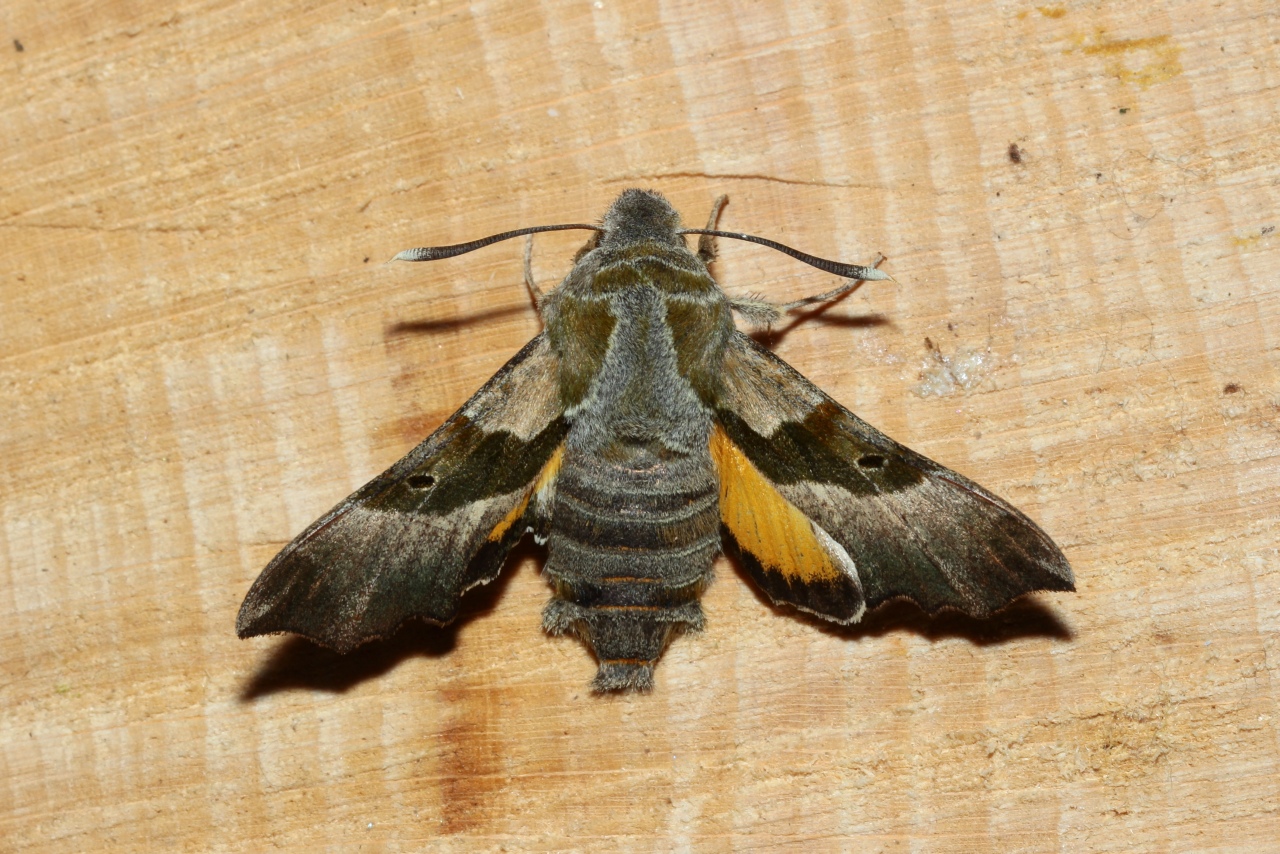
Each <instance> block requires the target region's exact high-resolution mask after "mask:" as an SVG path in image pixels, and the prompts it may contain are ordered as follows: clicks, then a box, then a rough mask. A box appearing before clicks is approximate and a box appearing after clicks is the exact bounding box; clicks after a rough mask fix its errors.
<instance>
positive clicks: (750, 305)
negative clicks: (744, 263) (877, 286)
mask: <svg viewBox="0 0 1280 854" xmlns="http://www.w3.org/2000/svg"><path fill="white" fill-rule="evenodd" d="M886 260H887V259H886V258H885V256H884V255H880V254H877V255H876V260H875V262H874V263H873V264H871V268H872V269H873V270H874V269H877V268H878V267H879V266H880V265H881V264H883V263H884V262H885V261H886ZM864 281H865V280H864V279H849V280H848V281H846V282H845V283H844V284H843V285H841V286H840V287H838V288H834V289H832V290H829V291H826V292H824V293H820V294H814V295H813V296H810V297H803V298H801V299H798V300H792V301H791V302H784V303H772V302H769V301H768V300H763V299H756V298H754V297H741V298H739V299H731V300H729V307H730V308H732V309H733V310H734V311H736V312H738V314H740V315H742V317H743V319H744V320H746V321H747V322H748V323H750V324H753V325H755V326H769V325H770V324H773V323H777V322H778V321H779V320H781V319H782V316H783V315H784V314H788V313H790V312H792V311H795V310H796V309H797V308H802V307H804V306H806V305H813V304H814V303H821V302H834V301H835V300H838V299H839V298H840V297H842V296H844V295H845V294H847V293H852V292H853V291H856V290H857V289H858V288H860V287H862V283H863V282H864Z"/></svg>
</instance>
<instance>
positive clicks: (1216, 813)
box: [0, 0, 1280, 852]
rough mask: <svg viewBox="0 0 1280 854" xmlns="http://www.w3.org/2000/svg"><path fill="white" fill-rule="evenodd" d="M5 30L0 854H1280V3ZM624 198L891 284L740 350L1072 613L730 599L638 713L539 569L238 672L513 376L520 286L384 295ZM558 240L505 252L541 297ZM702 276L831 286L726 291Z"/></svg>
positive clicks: (376, 16) (525, 321)
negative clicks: (1010, 521)
mask: <svg viewBox="0 0 1280 854" xmlns="http://www.w3.org/2000/svg"><path fill="white" fill-rule="evenodd" d="M0 22H3V26H2V29H3V32H2V33H0V35H2V36H3V39H2V40H0V83H2V84H3V85H0V128H3V148H2V149H0V156H2V158H3V161H2V162H3V168H2V169H0V174H2V175H3V179H2V180H0V241H2V242H3V251H2V252H0V283H2V284H0V410H2V411H3V413H4V415H3V418H2V419H0V497H2V502H0V668H2V674H3V676H2V679H0V681H2V684H0V838H2V839H4V840H5V842H4V845H3V847H5V848H7V849H8V850H12V851H24V852H25V851H86V850H102V849H110V850H260V849H265V848H269V847H278V848H285V849H290V850H310V849H315V848H318V847H325V848H335V849H350V848H357V847H360V848H367V849H369V850H380V849H387V850H422V849H430V850H442V851H470V850H499V849H501V850H530V851H553V850H554V851H561V850H578V851H588V850H589V851H608V850H627V851H670V850H692V851H730V850H742V851H747V850H780V849H781V850H789V849H795V848H798V847H803V849H804V850H819V851H821V850H858V851H907V850H925V851H928V850H946V851H1002V852H1006V851H1007V852H1023V851H1025V852H1032V851H1073V852H1077V851H1191V850H1194V851H1242V852H1243V851H1249V852H1253V851H1263V850H1276V845H1277V843H1276V839H1277V838H1278V835H1280V816H1278V814H1277V810H1278V808H1280V767H1278V765H1280V729H1278V723H1277V707H1276V706H1277V678H1278V677H1280V673H1278V672H1277V666H1278V665H1277V662H1278V661H1280V658H1278V656H1280V647H1278V646H1277V630H1278V629H1280V560H1278V556H1277V542H1278V537H1280V524H1278V523H1277V515H1278V512H1280V502H1278V499H1277V493H1278V490H1277V485H1278V483H1280V377H1278V371H1280V356H1278V354H1280V232H1278V231H1277V230H1276V226H1277V224H1278V223H1277V213H1276V211H1277V209H1278V208H1280V204H1278V202H1280V198H1278V196H1280V184H1278V183H1277V180H1276V175H1277V174H1280V173H1278V172H1277V167H1278V163H1277V156H1278V155H1277V152H1278V151H1280V131H1278V130H1277V128H1280V117H1278V116H1277V97H1276V91H1277V76H1276V75H1277V70H1276V69H1277V68H1280V50H1278V49H1277V44H1280V18H1278V17H1277V16H1276V15H1275V10H1274V8H1273V6H1272V4H1271V3H1269V2H1264V0H1252V2H1251V0H1241V2H1236V3H1229V4H1220V3H1210V2H1208V0H1183V2H1171V3H1166V4H1161V5H1159V6H1155V7H1153V6H1152V5H1151V4H1147V3H1137V2H1131V1H1130V0H1119V2H1115V3H1106V4H1099V3H1085V2H1080V3H1074V2H1073V3H1064V4H1059V5H1050V6H1035V5H1031V4H1018V3H997V4H989V3H984V2H976V0H959V2H952V3H946V4H931V5H930V4H919V3H910V2H908V3H895V2H874V0H873V2H865V3H826V4H822V3H814V4H799V3H794V4H793V3H784V2H782V0H763V2H737V3H732V2H716V0H712V2H699V3H694V2H675V1H674V0H673V2H658V3H654V2H632V3H621V2H617V0H602V2H595V3H590V2H541V3H514V2H493V3H475V4H470V5H468V4H464V3H455V2H423V3H419V4H416V5H415V4H413V3H404V4H399V5H397V4H394V3H386V2H369V3H331V2H316V3H273V4H260V3H248V2H232V1H231V0H224V1H222V2H220V0H214V2H205V3H193V2H187V0H177V2H175V3H171V4H167V5H164V6H161V5H155V4H152V5H149V4H138V3H126V2H123V0H102V2H97V3H76V2H66V0H50V2H43V3H36V2H31V0H14V2H10V3H6V4H5V7H4V9H3V10H0ZM1010 144H1016V145H1017V146H1018V149H1019V158H1016V159H1020V161H1021V162H1014V160H1015V158H1011V157H1010ZM633 185H638V186H646V187H654V188H657V189H659V190H661V191H663V192H664V193H666V194H667V195H668V196H669V197H670V198H671V199H672V201H673V202H674V203H675V204H676V205H677V207H678V208H679V209H680V210H682V211H683V212H684V214H685V216H686V218H687V219H688V220H689V221H691V222H694V223H699V222H701V221H702V220H703V218H704V217H705V216H706V213H707V210H708V209H709V205H710V204H711V201H712V199H713V198H714V197H715V196H716V195H717V194H719V193H722V192H725V193H729V194H730V197H731V200H732V201H731V204H730V206H729V208H728V210H727V212H726V215H725V220H724V222H725V225H726V227H729V228H734V229H741V230H744V231H751V232H754V233H757V234H762V235H766V236H769V237H773V238H775V239H778V240H782V241H785V242H787V243H789V244H792V245H794V246H797V247H800V248H803V249H805V250H808V251H810V252H814V253H817V254H820V255H825V256H828V257H838V258H841V259H844V260H848V261H852V262H862V261H866V260H868V259H870V258H872V257H874V255H875V253H876V252H883V253H885V254H886V255H887V256H889V259H890V260H889V262H888V265H887V269H889V270H890V271H891V272H892V273H893V274H894V276H895V277H897V278H898V280H899V281H900V282H902V284H901V285H900V286H891V285H889V286H886V285H881V284H876V285H874V286H873V285H868V286H867V287H864V288H863V289H862V290H861V291H859V292H858V293H857V294H856V295H854V296H853V297H852V298H850V299H847V300H845V301H843V302H842V303H841V304H840V305H838V306H836V307H833V308H832V309H830V310H829V311H827V312H826V313H825V314H823V315H821V316H819V317H815V318H811V319H810V320H808V321H807V322H805V323H803V324H800V325H797V326H795V327H794V328H790V329H788V330H786V331H785V332H784V333H783V334H780V335H779V336H777V337H776V340H775V349H776V351H777V352H778V353H779V354H780V355H782V356H783V357H784V358H786V359H787V360H789V361H790V362H791V363H792V364H794V365H795V366H796V367H797V368H798V369H800V370H801V371H803V372H804V373H806V374H807V375H808V376H809V377H811V378H812V379H813V380H815V381H816V382H818V383H819V384H820V385H822V386H823V387H824V388H826V389H827V390H828V391H829V392H831V393H832V394H833V395H834V396H835V397H836V398H837V399H839V400H840V401H841V402H843V403H844V404H846V405H848V406H849V407H851V408H852V409H854V410H855V411H857V412H858V413H859V414H860V415H862V416H863V417H864V418H866V419H867V420H868V421H871V422H872V423H874V424H876V425H877V426H879V427H881V428H882V429H884V430H885V431H886V432H888V433H889V434H890V435H892V436H894V437H895V438H897V439H899V440H901V441H904V442H906V443H907V444H909V445H911V446H912V447H915V448H916V449H918V450H920V451H921V452H923V453H926V454H928V455H929V456H931V457H934V458H935V459H937V460H939V461H940V462H942V463H944V464H946V465H949V466H952V467H954V468H957V469H958V470H960V471H962V472H963V473H965V474H967V475H969V476H972V477H973V478H975V479H976V480H978V481H979V482H981V483H983V484H984V485H987V486H989V487H990V488H992V489H994V490H996V491H997V492H999V493H1001V494H1003V495H1005V496H1007V497H1009V498H1010V499H1011V500H1013V501H1014V502H1015V503H1016V504H1018V505H1019V506H1021V507H1022V508H1023V509H1025V510H1026V511H1027V512H1028V513H1029V514H1030V515H1032V516H1033V517H1034V518H1036V519H1037V520H1038V521H1039V522H1040V523H1041V524H1042V525H1043V526H1044V528H1045V529H1046V530H1047V531H1049V532H1050V533H1051V534H1052V535H1053V536H1054V537H1055V539H1057V541H1058V542H1059V543H1060V544H1061V545H1062V546H1063V547H1064V549H1065V550H1066V552H1067V554H1068V556H1069V557H1070V559H1071V561H1072V564H1073V566H1074V567H1075V570H1076V573H1077V578H1078V582H1079V592H1078V593H1077V594H1075V595H1057V596H1042V597H1040V598H1033V599H1031V600H1026V601H1024V602H1022V603H1020V604H1018V605H1017V606H1015V607H1014V608H1012V609H1010V610H1009V611H1007V612H1006V613H1004V614H1002V615H1000V616H999V617H998V618H996V619H994V620H991V621H989V622H985V623H983V622H976V621H970V620H965V619H960V618H958V617H956V616H943V617H940V618H938V619H933V620H930V619H927V618H924V617H923V616H921V615H920V614H919V612H917V611H915V610H914V609H912V608H910V607H907V606H903V605H891V606H889V607H887V608H886V609H883V610H881V611H879V612H877V613H875V614H872V615H870V616H869V617H868V618H867V620H866V621H865V623H864V624H863V625H862V626H860V627H856V628H854V629H851V630H849V631H836V630H833V629H832V628H830V627H828V626H823V625H819V624H817V623H815V622H813V621H809V620H802V619H796V618H794V617H793V616H792V615H790V614H788V613H786V612H783V611H778V610H775V609H774V608H771V607H770V606H768V605H767V604H766V603H765V602H764V601H763V600H762V599H761V597H760V596H759V595H757V594H756V593H755V592H754V591H753V590H752V589H751V588H750V587H749V586H748V582H747V581H746V579H745V577H744V576H743V574H742V573H741V572H740V571H739V570H738V569H737V568H735V567H734V566H733V565H732V564H730V563H728V562H726V561H722V562H721V564H720V565H719V567H718V575H719V578H718V580H717V582H716V583H715V584H714V585H713V586H712V587H711V589H710V590H709V591H708V592H707V594H706V596H705V599H704V604H705V606H706V610H707V612H708V623H709V626H708V629H707V631H706V632H705V633H703V634H701V635H697V636H690V637H685V638H683V639H680V640H679V641H677V642H676V643H675V644H674V645H673V646H672V648H671V649H670V651H669V652H668V654H667V655H666V657H665V659H664V660H663V662H662V663H661V665H660V666H659V668H658V670H657V674H656V675H657V688H656V690H655V691H654V692H653V694H651V695H649V696H642V697H609V698H597V697H593V696H591V695H590V693H589V692H588V691H587V690H586V683H587V681H588V679H589V678H590V677H591V674H592V672H593V671H594V664H593V662H592V661H591V660H590V657H589V655H588V654H587V652H586V651H585V650H584V649H583V648H582V646H581V645H580V644H578V643H576V642H574V641H572V640H566V639H549V638H547V637H545V636H544V635H543V634H542V633H541V632H540V630H539V612H540V609H541V606H542V603H543V602H544V601H545V600H546V598H547V595H548V591H547V588H546V586H545V583H544V582H543V580H542V579H541V578H540V577H539V575H538V566H539V561H540V559H541V555H540V554H539V552H538V550H537V549H536V548H534V547H532V546H528V545H526V546H522V547H521V548H520V550H519V551H518V552H517V554H516V556H515V557H514V558H513V561H512V563H511V565H510V566H509V568H508V569H507V571H506V573H505V575H504V577H503V579H502V580H501V581H499V582H498V583H496V584H495V585H493V586H492V587H491V588H489V589H486V590H484V591H478V592H477V594H475V595H474V597H473V598H472V599H471V600H470V601H469V606H468V612H467V617H466V618H465V619H464V620H462V621H461V622H460V623H459V624H457V625H455V626H453V627H450V628H447V629H434V628H430V627H426V626H415V627H411V628H409V629H406V630H405V631H403V632H402V633H401V634H400V635H398V636H397V637H396V638H394V639H393V640H391V641H388V642H385V643H380V644H376V645H372V646H369V647H366V648H363V649H361V650H359V651H357V652H356V653H354V654H352V655H349V656H346V657H339V656H336V655H332V654H329V653H327V652H324V651H322V650H318V649H316V648H314V647H311V646H309V645H308V644H306V643H305V642H301V641H298V640H294V639H287V638H278V639H264V640H258V641H255V642H245V643H242V642H240V641H238V640H237V639H236V637H235V634H234V631H233V624H234V619H235V613H236V609H237V607H238V605H239V603H240V600H241V598H242V597H243V595H244V593H245V591H246V590H247V588H248V585H249V583H250V582H251V581H252V579H253V578H254V577H255V576H256V574H257V572H258V571H259V570H260V569H261V568H262V567H263V566H264V565H265V564H266V562H267V561H268V560H269V559H270V557H271V556H272V555H273V554H274V553H275V552H276V551H277V550H278V549H279V548H280V547H281V546H282V545H283V544H284V543H286V542H287V541H288V540H289V539H290V538H291V537H293V535H295V534H296V533H297V532H298V531H300V530H301V529H302V528H303V527H305V525H306V524H307V523H308V522H310V521H311V520H312V519H313V518H315V517H316V516H317V515H318V514H320V513H321V512H323V511H324V510H326V509H328V508H329V507H330V506H332V505H333V504H334V503H336V502H337V501H338V500H339V499H341V498H342V497H343V496H344V495H346V494H347V493H348V492H349V491H351V490H352V489H354V488H355V487H357V486H359V485H360V484H361V483H363V482H364V481H365V480H367V479H368V478H369V477H371V476H373V475H374V474H376V473H378V472H379V471H381V470H382V469H383V468H384V467H385V466H386V465H388V464H390V463H391V462H392V461H394V460H395V459H396V458H398V457H399V456H400V455H401V454H402V453H403V452H405V451H406V450H407V449H408V448H410V447H411V446H412V445H414V444H415V443H416V442H417V441H418V440H419V439H421V438H422V437H423V436H424V435H426V433H427V432H429V431H430V430H431V429H432V428H433V427H434V426H435V425H436V424H438V423H439V422H440V421H441V420H443V418H445V417H446V416H447V415H448V413H449V412H451V411H452V410H453V409H454V408H455V407H457V406H458V405H459V404H460V403H461V402H462V401H463V400H464V399H465V398H466V397H467V395H468V394H469V393H470V392H471V391H472V390H473V389H475V388H476V387H478V386H479V385H480V383H481V382H483V381H484V380H485V379H486V378H487V377H488V376H489V375H490V374H491V373H492V372H493V371H494V370H496V369H497V368H498V367H499V366H500V365H501V364H502V362H503V361H505V359H506V358H507V357H508V356H509V355H510V354H511V353H513V352H515V350H516V349H517V348H518V347H519V346H520V345H521V344H522V343H523V342H524V341H525V340H527V339H528V338H529V337H530V336H531V335H533V334H534V333H535V332H536V330H537V328H538V323H537V319H536V317H535V316H534V314H533V313H532V311H531V309H530V308H529V305H528V301H527V298H526V296H525V294H524V293H523V289H522V286H521V284H520V260H519V252H520V250H519V246H518V245H517V244H514V243H513V244H503V245H500V246H496V247H493V248H491V249H488V250H486V251H484V252H481V253H476V254H474V255H471V256H467V257H466V258H465V259H459V260H457V261H454V262H439V263H437V264H432V265H405V264H401V265H387V264H384V263H383V262H384V261H385V260H386V259H388V258H389V257H390V256H391V255H392V254H394V253H395V252H396V251H398V250H400V249H403V248H405V247H408V246H415V245H421V244H424V243H447V242H454V241H460V240H465V239H469V238H473V237H477V236H481V235H484V234H488V233H492V232H495V231H498V230H501V229H504V228H514V227H519V226H523V225H530V224H539V223H550V222H565V221H570V222H572V221H581V220H582V219H584V218H591V217H595V216H598V215H599V214H601V213H602V212H603V210H604V208H605V207H606V206H607V205H608V203H609V201H610V200H611V199H612V198H613V197H614V196H615V195H616V194H617V193H618V192H619V191H620V190H622V189H623V188H625V187H628V186H633ZM579 240H580V235H579V236H574V235H572V234H570V235H567V236H566V235H547V236H546V237H545V239H541V238H540V239H539V241H538V243H537V256H536V261H535V267H536V270H537V272H538V276H539V278H540V279H541V280H542V281H543V282H544V283H545V284H548V285H549V284H551V283H554V281H555V280H556V279H557V278H558V277H559V276H560V275H563V273H564V271H565V270H567V268H568V263H569V259H570V257H571V255H572V252H573V250H574V248H575V246H576V242H577V241H579ZM718 275H719V276H720V279H721V281H722V283H723V284H724V286H725V288H726V289H727V290H729V291H730V292H732V293H739V294H741V293H746V292H755V293H760V294H764V295H766V296H768V297H770V298H773V299H778V300H785V299H791V298H795V297H798V296H801V295H804V294H808V293H813V292H816V291H820V290H823V289H826V288H828V287H830V286H832V284H833V283H832V282H831V281H830V277H824V276H823V275H822V274H819V273H815V272H814V271H812V270H810V269H808V268H806V267H803V266H801V265H799V264H797V263H795V262H794V261H791V260H789V259H787V258H785V257H784V256H781V255H779V254H777V253H772V252H769V251H767V250H765V249H762V248H759V247H753V246H748V245H745V244H741V245H739V244H735V245H726V246H724V247H723V252H722V260H721V261H720V262H719V264H718Z"/></svg>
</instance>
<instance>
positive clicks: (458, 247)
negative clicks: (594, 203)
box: [391, 223, 604, 261]
mask: <svg viewBox="0 0 1280 854" xmlns="http://www.w3.org/2000/svg"><path fill="white" fill-rule="evenodd" d="M575 228H585V229H587V230H588V231H603V230H604V229H602V228H601V227H600V226H598V225H584V224H582V223H573V224H571V225H535V226H530V227H529V228H517V229H516V230H515V231H504V232H502V233H501V234H491V235H489V236H488V237H482V238H480V239H479V240H472V241H471V242H470V243H455V244H453V245H452V246H419V247H418V248H416V249H406V250H404V251H403V252H397V253H396V256H395V257H394V258H392V259H391V260H392V261H439V260H440V259H441V258H453V257H454V256H456V255H465V254H467V253H468V252H471V251H473V250H476V249H483V248H484V247H486V246H488V245H489V244H491V243H497V242H499V241H501V240H510V239H511V238H513V237H523V236H524V235H526V234H538V233H540V232H543V231H569V230H570V229H575Z"/></svg>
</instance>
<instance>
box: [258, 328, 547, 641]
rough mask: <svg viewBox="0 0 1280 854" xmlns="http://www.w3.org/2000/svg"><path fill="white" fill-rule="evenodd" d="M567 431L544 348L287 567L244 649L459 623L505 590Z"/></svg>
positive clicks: (278, 560)
mask: <svg viewBox="0 0 1280 854" xmlns="http://www.w3.org/2000/svg"><path fill="white" fill-rule="evenodd" d="M566 432H567V426H566V423H565V420H564V413H563V407H562V406H561V405H560V395H559V387H558V360H557V358H556V356H555V354H554V353H553V352H552V350H551V348H550V346H549V345H548V343H547V341H546V338H545V336H543V335H539V336H538V337H536V338H534V339H533V340H532V341H530V342H529V344H528V345H526V346H525V347H524V349H522V350H521V351H520V352H519V353H517V354H516V355H515V356H514V357H513V358H512V359H511V360H510V361H509V362H507V364H506V365H505V366H503V368H502V369H501V370H500V371H498V373H497V374H495V375H494V376H493V378H492V379H490V380H489V382H487V383H485V385H484V386H483V387H482V388H481V389H480V390H479V391H478V392H476V393H475V395H474V396H473V397H472V398H471V399H470V400H469V401H467V403H466V404H465V405H464V406H463V407H462V408H461V409H460V410H458V412H456V413H455V414H454V415H453V416H452V417H451V418H449V420H448V421H446V422H445V423H444V424H443V425H441V426H440V428H439V429H438V430H436V432H435V433H433V434H432V435H431V436H430V437H429V438H427V440H426V441H424V442H423V443H422V444H420V445H418V447H416V448H414V449H413V450H412V451H410V452H409V453H408V454H407V455H406V456H405V457H404V458H403V459H401V460H400V461H399V462H398V463H396V464H395V465H393V466H392V467H391V468H389V469H388V470H387V471H385V472H383V473H382V474H381V475H379V476H378V477H376V478H374V479H373V480H372V481H370V482H369V483H367V484H365V486H363V487H362V488H361V489H360V490H359V491H357V492H356V493H355V494H354V495H352V496H350V497H349V498H347V499H346V500H345V501H343V502H342V503H341V504H339V505H338V506H337V507H335V508H333V509H332V510H330V511H329V512H328V513H326V514H325V515H324V516H323V517H321V518H320V519H319V520H317V521H316V522H315V523H314V524H312V525H311V527H309V528H308V529H307V530H306V531H304V532H303V533H302V534H301V535H299V536H298V538H297V539H295V540H294V541H293V542H292V543H290V544H289V545H288V546H287V547H285V549H284V550H283V551H282V552H280V554H278V555H276V557H275V559H274V560H272V561H271V563H270V564H269V565H268V566H267V568H266V569H264V570H263V571H262V574H261V575H260V576H258V580H257V581H255V582H254V584H253V586H252V587H251V588H250V590H249V594H248V595H247V596H246V597H245V600H244V604H243V605H242V606H241V607H240V615H239V617H238V618H237V620H236V631H237V633H238V634H239V635H240V637H250V636H252V635H260V634H267V633H270V632H294V633H297V634H300V635H303V636H304V637H307V638H310V639H311V640H314V641H316V642H317V643H321V644H324V645H325V646H328V647H332V648H333V649H336V650H339V651H342V652H345V651H347V650H349V649H351V648H353V647H355V646H357V645H358V644H361V643H363V642H365V641H368V640H373V639H375V638H380V637H386V636H387V635H389V634H391V633H392V632H394V631H395V629H396V628H397V627H398V626H400V624H401V623H403V622H404V621H405V620H407V619H408V618H410V617H420V618H423V619H426V620H430V621H432V622H436V623H446V622H448V621H450V620H452V619H453V618H454V617H455V616H456V615H457V613H458V601H459V599H460V598H461V596H462V594H463V593H465V592H466V591H467V590H469V589H471V588H472V587H474V586H476V585H477V584H483V583H485V582H488V581H492V580H493V579H494V578H495V577H497V574H498V572H499V571H500V570H501V568H502V562H503V560H504V559H505V558H506V555H507V552H508V551H510V549H511V547H512V546H513V545H514V544H515V543H516V541H517V540H519V539H520V537H521V536H522V535H523V534H524V533H525V531H526V529H527V528H528V527H530V526H534V527H538V528H541V527H543V526H544V525H545V519H544V518H542V515H541V512H540V508H541V506H542V505H544V504H545V501H544V499H545V496H546V495H547V494H548V492H549V489H550V487H551V485H552V483H553V481H554V477H555V473H556V470H557V468H558V465H559V460H560V453H561V452H560V449H561V446H562V444H563V441H564V437H565V434H566Z"/></svg>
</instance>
